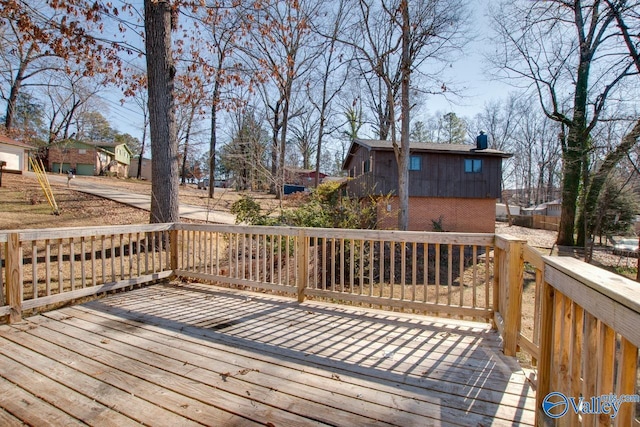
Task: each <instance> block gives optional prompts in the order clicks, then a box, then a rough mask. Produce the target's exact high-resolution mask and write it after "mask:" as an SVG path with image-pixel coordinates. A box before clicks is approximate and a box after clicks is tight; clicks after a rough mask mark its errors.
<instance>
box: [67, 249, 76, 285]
mask: <svg viewBox="0 0 640 427" xmlns="http://www.w3.org/2000/svg"><path fill="white" fill-rule="evenodd" d="M75 267H76V251H75V243H74V241H73V237H71V238H70V239H69V270H70V274H71V278H70V279H71V290H72V291H73V290H75V289H76V268H75Z"/></svg>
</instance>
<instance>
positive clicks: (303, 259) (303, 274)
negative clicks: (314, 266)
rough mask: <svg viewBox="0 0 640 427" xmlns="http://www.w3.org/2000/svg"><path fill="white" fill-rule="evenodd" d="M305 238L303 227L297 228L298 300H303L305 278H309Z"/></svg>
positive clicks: (305, 284) (307, 251)
mask: <svg viewBox="0 0 640 427" xmlns="http://www.w3.org/2000/svg"><path fill="white" fill-rule="evenodd" d="M307 239H308V238H307V236H306V234H305V232H304V228H301V229H300V230H298V241H297V244H296V252H297V253H298V265H297V267H298V274H297V276H298V277H297V278H298V282H297V283H296V285H297V288H298V302H303V301H304V289H305V288H306V286H307V280H308V278H309V250H308V245H307Z"/></svg>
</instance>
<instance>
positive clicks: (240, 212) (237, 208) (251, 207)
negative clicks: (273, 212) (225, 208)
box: [231, 196, 264, 225]
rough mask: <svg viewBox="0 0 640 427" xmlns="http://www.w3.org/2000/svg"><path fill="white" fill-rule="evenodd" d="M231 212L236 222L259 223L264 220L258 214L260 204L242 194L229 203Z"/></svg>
mask: <svg viewBox="0 0 640 427" xmlns="http://www.w3.org/2000/svg"><path fill="white" fill-rule="evenodd" d="M231 213H232V214H234V215H235V216H236V224H240V223H243V222H245V223H247V224H252V225H259V224H260V223H262V222H263V221H264V216H263V215H261V214H260V205H259V204H258V202H256V201H255V200H253V199H252V198H251V197H249V196H243V197H242V198H241V199H240V200H236V201H235V202H233V204H232V205H231Z"/></svg>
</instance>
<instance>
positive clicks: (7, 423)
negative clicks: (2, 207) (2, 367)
mask: <svg viewBox="0 0 640 427" xmlns="http://www.w3.org/2000/svg"><path fill="white" fill-rule="evenodd" d="M0 243H1V242H0ZM1 408H2V401H1V400H0V425H2V426H3V427H23V426H24V423H23V422H22V421H21V420H20V419H18V418H16V417H14V416H13V415H11V414H10V413H8V412H7V411H5V410H3V409H1Z"/></svg>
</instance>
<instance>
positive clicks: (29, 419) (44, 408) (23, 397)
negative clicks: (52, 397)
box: [0, 378, 86, 427]
mask: <svg viewBox="0 0 640 427" xmlns="http://www.w3.org/2000/svg"><path fill="white" fill-rule="evenodd" d="M0 407H2V408H4V410H5V411H7V412H9V413H11V414H12V415H13V416H14V417H17V418H20V419H21V420H23V421H24V422H25V423H27V424H28V425H32V426H49V425H60V426H69V427H71V426H86V424H85V423H83V422H81V421H78V420H76V419H74V418H73V417H71V416H70V415H68V414H67V413H65V412H63V411H61V410H60V409H58V408H56V407H55V406H52V405H50V404H48V403H46V402H43V401H42V400H40V399H39V398H38V397H36V396H34V395H32V394H31V393H28V392H26V391H24V390H23V389H21V388H19V387H16V386H15V384H13V383H10V382H9V381H7V380H5V379H3V378H0Z"/></svg>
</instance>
